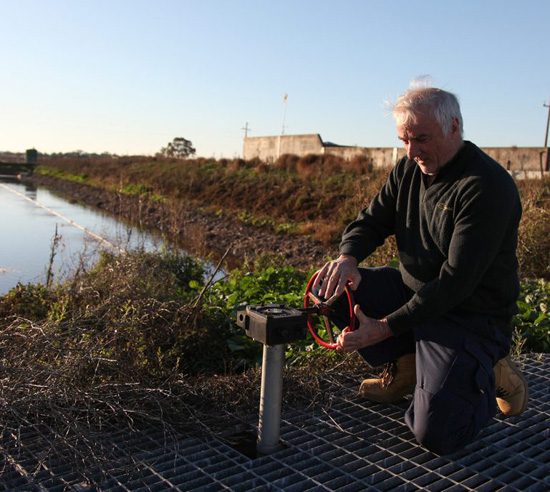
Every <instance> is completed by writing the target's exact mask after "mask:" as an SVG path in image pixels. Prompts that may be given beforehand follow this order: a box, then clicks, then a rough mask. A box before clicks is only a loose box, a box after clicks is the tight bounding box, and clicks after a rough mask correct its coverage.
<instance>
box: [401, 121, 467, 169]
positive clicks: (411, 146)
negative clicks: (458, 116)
mask: <svg viewBox="0 0 550 492" xmlns="http://www.w3.org/2000/svg"><path fill="white" fill-rule="evenodd" d="M397 134H398V136H399V140H401V141H402V142H403V144H404V145H405V149H407V157H408V158H409V159H413V160H414V161H415V162H416V163H417V164H418V166H419V167H420V169H421V170H422V172H423V173H424V174H430V175H435V174H437V173H438V172H439V170H440V169H441V167H442V166H444V165H445V164H447V162H449V161H450V160H451V159H452V158H453V157H454V156H455V154H456V153H457V152H458V149H459V148H460V145H461V143H462V137H461V135H460V130H459V124H458V120H455V121H453V124H452V125H451V129H450V130H449V134H448V135H444V134H443V131H442V130H441V127H440V126H439V123H438V122H437V121H436V119H435V118H434V117H433V116H431V115H424V114H419V115H417V117H416V121H415V122H414V123H409V124H402V125H397Z"/></svg>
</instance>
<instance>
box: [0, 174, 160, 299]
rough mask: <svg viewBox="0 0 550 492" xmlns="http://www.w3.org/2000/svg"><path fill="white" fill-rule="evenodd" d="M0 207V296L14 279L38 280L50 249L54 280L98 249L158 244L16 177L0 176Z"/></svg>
mask: <svg viewBox="0 0 550 492" xmlns="http://www.w3.org/2000/svg"><path fill="white" fill-rule="evenodd" d="M0 210H2V213H1V215H0V231H1V232H0V295H4V294H6V293H7V292H8V291H9V290H10V289H11V288H12V287H14V286H16V285H17V283H18V282H21V283H23V284H26V283H36V282H42V283H44V282H45V281H46V278H47V272H48V267H49V265H50V257H51V255H52V251H53V252H54V253H55V256H54V257H53V263H52V265H53V268H52V272H53V275H54V280H62V279H63V278H64V276H66V275H68V274H70V273H71V272H73V271H75V269H76V268H77V267H78V265H79V263H80V262H85V263H86V264H87V265H88V266H89V265H91V264H93V262H94V261H96V260H97V258H98V254H99V252H100V251H101V250H104V249H112V250H115V251H116V250H118V249H119V248H121V249H126V250H132V249H137V248H143V249H145V250H147V251H150V250H155V249H160V248H162V247H163V246H162V245H163V242H162V240H161V238H160V237H158V236H155V235H154V234H152V233H149V232H147V231H142V230H139V229H138V228H136V227H132V226H129V225H128V224H125V223H124V222H122V221H119V220H116V219H114V218H113V217H111V216H109V215H107V214H104V213H101V212H100V211H97V210H95V209H92V208H89V207H86V206H83V205H80V204H77V203H71V202H69V201H68V200H65V199H64V198H62V197H60V196H58V195H56V194H54V193H52V192H50V191H48V190H47V189H45V188H41V187H35V186H34V185H32V184H30V183H28V182H26V183H24V182H21V181H19V180H16V179H10V178H0ZM56 237H57V238H58V240H57V241H56V246H55V248H52V244H53V242H54V238H56Z"/></svg>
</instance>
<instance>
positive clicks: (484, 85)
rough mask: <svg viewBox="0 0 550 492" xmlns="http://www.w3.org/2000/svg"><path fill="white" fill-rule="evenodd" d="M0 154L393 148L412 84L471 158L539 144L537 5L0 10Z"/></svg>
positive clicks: (541, 53)
mask: <svg viewBox="0 0 550 492" xmlns="http://www.w3.org/2000/svg"><path fill="white" fill-rule="evenodd" d="M0 18H1V19H2V28H1V30H0V55H1V56H0V60H1V63H2V75H1V77H0V150H9V151H14V152H16V151H23V150H25V149H27V148H30V147H35V148H36V149H38V150H39V151H42V152H48V153H50V152H68V151H74V150H83V151H88V152H103V151H107V152H112V153H117V154H121V155H126V154H154V153H155V152H157V151H158V150H160V148H161V147H163V146H165V145H166V144H167V143H168V142H170V141H171V140H172V139H173V138H174V137H184V138H187V139H189V140H191V141H192V142H193V144H194V146H195V147H196V149H197V155H199V156H205V157H209V156H215V157H217V158H219V157H235V156H239V155H241V153H242V143H243V137H244V130H243V129H242V128H243V127H244V126H245V124H246V123H247V122H248V125H249V127H250V129H251V131H250V133H249V136H264V135H275V134H279V133H281V130H282V125H283V113H284V111H283V96H284V94H288V99H287V104H286V118H285V123H286V128H285V133H287V134H303V133H319V134H320V135H321V137H322V138H323V139H324V140H328V141H331V142H335V143H339V144H343V145H361V146H376V147H378V146H381V147H382V146H383V147H385V146H396V145H399V142H398V140H397V138H396V134H395V128H394V124H393V121H392V119H391V117H389V116H388V115H387V111H386V109H385V107H384V104H383V102H384V100H387V99H395V98H396V97H397V96H398V95H399V94H400V93H401V92H402V91H403V90H404V89H405V88H406V87H407V86H408V84H409V82H410V81H411V80H412V79H414V78H415V77H417V76H419V75H423V74H429V75H431V77H432V79H433V83H434V85H436V86H440V87H443V88H445V89H447V90H450V91H452V92H455V93H456V94H457V95H458V96H459V98H460V101H461V105H462V110H463V115H464V120H465V137H466V138H467V139H469V140H472V141H474V142H475V143H477V144H478V145H480V146H511V145H517V146H542V145H543V143H544V133H545V127H546V117H547V114H548V113H547V109H546V108H544V107H543V103H549V102H550V63H549V61H550V60H549V48H550V1H549V0H523V1H519V0H514V1H511V0H461V1H459V2H458V1H457V2H451V1H445V0H427V1H422V0H417V1H403V0H391V1H390V0H333V1H328V0H276V1H274V0H148V1H145V0H93V1H92V0H89V1H88V0H0Z"/></svg>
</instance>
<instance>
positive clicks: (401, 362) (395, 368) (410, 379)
mask: <svg viewBox="0 0 550 492" xmlns="http://www.w3.org/2000/svg"><path fill="white" fill-rule="evenodd" d="M415 386H416V357H415V354H407V355H404V356H403V357H400V358H399V359H397V361H396V362H392V363H390V364H389V365H388V367H386V369H384V372H382V374H381V375H380V378H376V379H365V380H364V381H363V382H362V383H361V387H360V388H359V394H360V395H361V396H362V397H363V398H366V399H367V400H371V401H375V402H378V403H395V402H398V401H400V400H402V399H403V397H404V396H407V395H410V394H411V393H413V392H414V388H415Z"/></svg>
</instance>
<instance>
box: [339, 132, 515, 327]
mask: <svg viewBox="0 0 550 492" xmlns="http://www.w3.org/2000/svg"><path fill="white" fill-rule="evenodd" d="M424 179H425V176H424V175H423V174H422V172H421V170H420V168H419V167H418V165H417V164H416V163H415V162H414V161H412V160H409V159H407V158H403V159H401V160H400V161H399V162H398V163H397V165H396V166H395V167H394V168H393V169H392V171H391V174H390V176H389V178H388V180H387V182H386V183H385V185H384V186H383V188H382V189H381V190H380V192H379V193H378V195H377V196H376V197H375V198H374V200H373V201H372V203H371V204H370V205H369V207H368V208H366V209H364V210H362V211H361V212H360V213H359V216H358V218H357V219H356V220H355V221H354V222H352V223H351V224H350V225H349V226H348V227H347V228H346V230H345V232H344V235H343V237H342V242H341V244H340V252H341V253H344V254H348V255H352V256H354V257H355V258H356V259H357V260H358V262H361V261H362V260H364V259H365V258H366V257H367V256H368V255H369V254H371V253H372V252H373V251H374V250H375V249H376V248H377V247H378V246H380V245H381V244H383V242H384V240H385V239H386V238H387V237H388V236H390V235H392V234H395V238H396V242H397V247H398V250H399V262H400V267H399V268H400V270H401V274H402V276H403V281H404V283H405V285H406V286H408V287H409V288H410V289H411V291H412V292H414V295H413V297H412V298H411V299H410V301H409V302H408V303H407V304H405V305H404V306H402V307H401V308H400V309H398V310H397V311H395V312H393V313H391V314H390V315H389V316H387V319H388V323H389V326H390V328H391V330H392V332H393V333H394V334H396V335H397V334H399V333H402V332H404V331H406V330H408V329H410V328H412V327H413V326H415V325H417V324H419V323H422V322H425V321H428V320H430V319H434V318H436V317H438V316H442V315H445V314H447V313H462V314H472V315H488V316H491V317H494V318H495V319H496V321H497V324H498V325H500V326H502V327H503V329H504V330H505V331H507V332H508V334H510V330H511V328H510V326H509V322H510V319H511V317H512V315H513V314H515V313H516V312H517V306H516V301H517V297H518V293H519V281H518V273H517V270H518V262H517V258H516V247H517V236H518V226H519V221H520V218H521V202H520V198H519V193H518V190H517V187H516V184H515V182H514V180H513V179H512V178H511V176H510V175H509V174H508V172H507V171H506V170H505V169H504V168H503V167H502V166H501V165H500V164H498V163H497V162H495V161H494V160H493V159H491V158H490V157H489V156H488V155H487V154H485V153H484V152H482V151H481V150H480V149H479V148H478V147H476V146H475V145H474V144H473V143H471V142H466V143H465V145H464V146H463V147H462V148H461V150H460V151H459V152H458V153H457V155H456V156H455V157H454V158H453V159H452V160H451V161H450V162H449V163H448V164H446V165H445V166H444V167H443V168H442V169H441V170H440V172H439V173H438V175H437V176H436V178H435V180H434V182H433V183H432V185H431V186H430V187H428V188H427V187H426V185H425V181H424Z"/></svg>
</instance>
